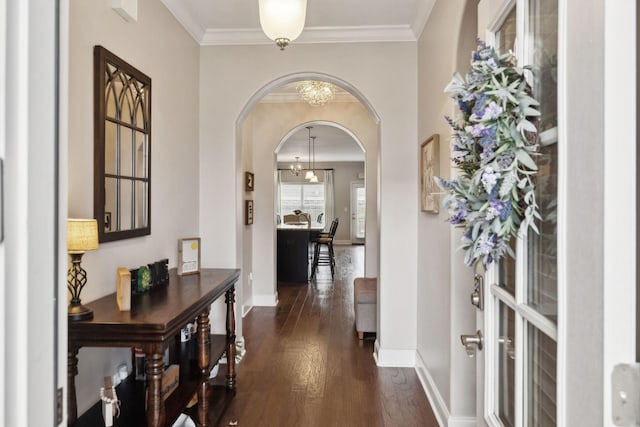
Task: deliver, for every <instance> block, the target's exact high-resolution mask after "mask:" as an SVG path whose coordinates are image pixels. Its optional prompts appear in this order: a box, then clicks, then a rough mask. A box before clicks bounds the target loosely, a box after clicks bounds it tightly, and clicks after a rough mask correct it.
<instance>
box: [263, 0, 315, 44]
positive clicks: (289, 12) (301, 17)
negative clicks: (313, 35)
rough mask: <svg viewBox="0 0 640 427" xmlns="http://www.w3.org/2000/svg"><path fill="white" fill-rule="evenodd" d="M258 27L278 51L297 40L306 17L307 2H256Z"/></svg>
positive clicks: (297, 0) (289, 0)
mask: <svg viewBox="0 0 640 427" xmlns="http://www.w3.org/2000/svg"><path fill="white" fill-rule="evenodd" d="M258 10H259V13H260V26H261V27H262V31H264V33H265V34H266V36H267V37H269V38H270V39H271V40H273V41H274V42H276V44H277V45H278V47H280V50H284V48H285V47H287V45H288V44H289V43H290V42H292V41H293V40H295V39H297V38H298V36H299V35H300V33H301V32H302V29H303V28H304V21H305V18H306V15H307V0H258Z"/></svg>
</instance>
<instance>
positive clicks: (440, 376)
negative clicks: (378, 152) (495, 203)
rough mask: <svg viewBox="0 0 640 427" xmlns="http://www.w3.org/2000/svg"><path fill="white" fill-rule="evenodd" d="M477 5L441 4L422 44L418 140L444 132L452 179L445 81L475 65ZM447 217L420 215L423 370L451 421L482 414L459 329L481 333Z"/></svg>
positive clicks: (443, 150) (467, 273)
mask: <svg viewBox="0 0 640 427" xmlns="http://www.w3.org/2000/svg"><path fill="white" fill-rule="evenodd" d="M476 5H477V2H475V1H467V2H463V1H456V2H442V1H439V2H437V3H436V5H435V6H434V8H433V10H432V12H431V15H430V17H429V20H428V22H427V24H426V26H425V30H424V32H423V34H422V36H421V38H420V40H419V43H418V57H419V73H418V75H419V81H418V93H419V96H418V116H419V117H421V118H422V120H420V121H419V129H418V133H419V136H420V138H419V141H418V144H419V143H420V142H421V141H424V140H425V139H427V138H428V137H429V136H430V135H432V134H434V133H437V134H439V135H440V176H442V177H445V178H448V177H450V176H451V173H452V168H451V162H450V159H449V158H450V150H451V149H450V140H449V135H450V133H451V131H450V128H449V126H448V124H447V123H446V121H445V120H444V116H445V115H449V116H453V115H454V114H455V111H454V108H453V102H452V101H451V100H450V98H449V96H448V94H446V93H444V87H445V86H446V85H447V83H449V81H450V80H451V77H452V75H453V73H454V71H456V70H457V71H460V72H461V73H463V74H464V73H465V71H466V69H467V68H468V66H469V58H470V53H471V51H472V50H473V48H474V47H475V44H474V40H475V35H476V26H477V24H476V15H475V8H476V7H477V6H476ZM465 11H466V12H465ZM469 12H471V13H469ZM416 147H418V145H417V146H416ZM416 150H417V148H416ZM417 161H418V160H417V159H416V162H417ZM447 218H448V215H447V212H446V211H445V210H443V209H440V213H439V214H431V213H420V214H419V218H418V236H419V238H418V259H419V262H418V299H417V301H418V303H417V304H418V308H417V310H418V332H417V341H418V342H417V355H418V363H417V365H418V372H419V374H420V375H421V376H422V377H423V378H426V377H428V380H427V381H426V382H427V384H428V386H429V388H430V392H431V396H430V397H431V398H432V404H433V406H434V411H435V412H436V414H437V415H438V416H439V418H440V419H441V420H442V421H443V422H445V423H446V422H447V419H448V420H449V421H448V422H449V423H456V422H464V421H465V420H466V421H469V417H472V416H474V415H475V376H476V371H475V364H476V362H475V359H470V358H468V357H467V356H466V353H465V351H464V349H463V347H462V346H461V345H460V344H459V343H460V339H459V336H460V334H466V333H473V332H474V331H475V309H474V308H473V307H472V306H471V304H469V293H470V292H471V290H472V284H473V279H472V270H471V269H470V268H468V267H466V266H465V265H464V264H463V261H462V253H461V252H460V251H457V249H456V248H457V247H458V246H459V243H458V242H459V235H458V233H457V230H454V229H453V228H452V227H451V226H450V225H449V224H448V222H447V221H446V220H447ZM435 325H438V326H437V327H434V326H435ZM449 425H451V424H449ZM474 425H475V422H474Z"/></svg>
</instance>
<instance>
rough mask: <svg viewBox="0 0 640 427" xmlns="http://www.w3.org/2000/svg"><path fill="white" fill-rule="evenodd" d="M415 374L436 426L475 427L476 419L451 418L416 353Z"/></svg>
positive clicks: (420, 358) (427, 371) (431, 378)
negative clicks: (427, 400) (431, 410)
mask: <svg viewBox="0 0 640 427" xmlns="http://www.w3.org/2000/svg"><path fill="white" fill-rule="evenodd" d="M415 368H416V373H417V374H418V378H419V379H420V383H421V384H422V388H423V389H424V392H425V393H426V395H427V399H429V403H430V404H431V409H433V413H434V415H435V416H436V420H437V421H438V425H439V426H440V427H475V426H476V419H475V417H458V416H452V415H451V414H450V413H449V408H447V404H446V403H445V401H444V399H443V398H442V395H441V394H440V391H439V390H438V387H437V386H436V384H435V382H434V381H433V377H431V374H429V370H428V369H427V367H426V365H425V364H424V361H423V360H422V357H420V354H419V353H416V366H415Z"/></svg>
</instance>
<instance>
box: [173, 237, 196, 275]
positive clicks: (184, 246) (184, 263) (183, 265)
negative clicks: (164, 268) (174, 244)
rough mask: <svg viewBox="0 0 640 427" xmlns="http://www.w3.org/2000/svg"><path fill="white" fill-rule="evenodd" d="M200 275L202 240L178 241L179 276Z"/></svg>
mask: <svg viewBox="0 0 640 427" xmlns="http://www.w3.org/2000/svg"><path fill="white" fill-rule="evenodd" d="M198 273H200V238H199V237H191V238H188V239H180V240H178V275H180V276H182V275H186V274H198Z"/></svg>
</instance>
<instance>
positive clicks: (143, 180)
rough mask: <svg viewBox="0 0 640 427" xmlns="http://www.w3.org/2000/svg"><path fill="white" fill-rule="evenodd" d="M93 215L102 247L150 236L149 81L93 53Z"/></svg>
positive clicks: (100, 51)
mask: <svg viewBox="0 0 640 427" xmlns="http://www.w3.org/2000/svg"><path fill="white" fill-rule="evenodd" d="M93 65H94V104H95V105H94V178H93V182H94V184H93V185H94V191H93V200H94V202H93V212H94V216H95V218H96V219H97V220H98V237H99V241H100V242H110V241H114V240H121V239H128V238H131V237H138V236H144V235H148V234H151V78H150V77H148V76H147V75H145V74H144V73H142V72H141V71H139V70H137V69H136V68H134V67H132V66H131V65H129V64H128V63H127V62H125V61H123V60H122V59H120V58H118V57H117V56H116V55H114V54H113V53H111V52H109V51H108V50H107V49H105V48H104V47H102V46H95V47H94V50H93Z"/></svg>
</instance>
